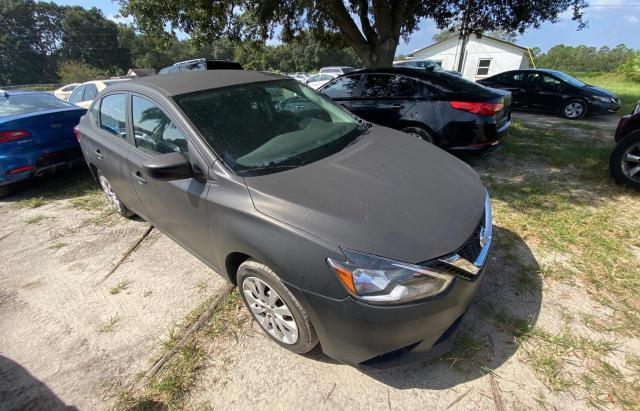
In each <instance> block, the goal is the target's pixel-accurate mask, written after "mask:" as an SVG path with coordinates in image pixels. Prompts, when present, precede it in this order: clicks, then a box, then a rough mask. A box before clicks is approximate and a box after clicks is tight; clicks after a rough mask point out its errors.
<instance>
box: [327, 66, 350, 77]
mask: <svg viewBox="0 0 640 411" xmlns="http://www.w3.org/2000/svg"><path fill="white" fill-rule="evenodd" d="M355 70H356V69H354V68H353V67H349V66H329V67H323V68H321V69H320V71H318V74H335V75H338V76H339V75H340V74H347V73H351V72H352V71H355Z"/></svg>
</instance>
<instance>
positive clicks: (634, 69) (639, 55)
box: [620, 51, 640, 81]
mask: <svg viewBox="0 0 640 411" xmlns="http://www.w3.org/2000/svg"><path fill="white" fill-rule="evenodd" d="M620 71H622V73H624V75H625V77H627V78H628V79H629V80H633V81H640V51H638V52H636V53H635V55H633V56H631V57H630V58H629V60H627V62H626V63H625V64H623V65H622V66H621V67H620Z"/></svg>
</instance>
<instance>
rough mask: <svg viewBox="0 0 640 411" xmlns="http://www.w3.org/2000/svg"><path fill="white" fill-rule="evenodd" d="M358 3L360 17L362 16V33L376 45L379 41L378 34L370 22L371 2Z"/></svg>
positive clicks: (364, 0)
mask: <svg viewBox="0 0 640 411" xmlns="http://www.w3.org/2000/svg"><path fill="white" fill-rule="evenodd" d="M358 3H359V5H358V15H359V16H360V25H361V26H362V31H363V32H364V35H365V36H366V37H367V39H368V40H370V41H372V42H374V43H376V42H377V41H378V34H377V33H376V32H375V30H374V29H373V27H371V22H370V21H369V0H359V2H358Z"/></svg>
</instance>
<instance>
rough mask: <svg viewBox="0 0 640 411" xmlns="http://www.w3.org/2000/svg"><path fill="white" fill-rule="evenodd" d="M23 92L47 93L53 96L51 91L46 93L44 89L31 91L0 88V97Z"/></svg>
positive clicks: (22, 93)
mask: <svg viewBox="0 0 640 411" xmlns="http://www.w3.org/2000/svg"><path fill="white" fill-rule="evenodd" d="M25 94H49V95H50V96H53V93H47V92H46V91H33V90H2V89H0V97H5V96H19V95H25Z"/></svg>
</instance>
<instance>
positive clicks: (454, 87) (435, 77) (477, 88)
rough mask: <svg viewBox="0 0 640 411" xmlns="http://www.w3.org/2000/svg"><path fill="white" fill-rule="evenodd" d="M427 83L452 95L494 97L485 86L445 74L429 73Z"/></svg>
mask: <svg viewBox="0 0 640 411" xmlns="http://www.w3.org/2000/svg"><path fill="white" fill-rule="evenodd" d="M429 81H431V82H432V83H435V84H437V85H439V86H440V87H443V88H445V89H446V90H447V91H450V92H452V93H464V94H475V95H477V96H479V97H493V96H494V95H493V93H492V92H491V91H490V90H489V89H487V88H486V87H485V86H482V85H480V84H478V83H476V82H474V81H470V80H467V79H465V78H462V77H460V76H456V75H453V74H449V73H446V72H439V71H433V72H430V73H429Z"/></svg>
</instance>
